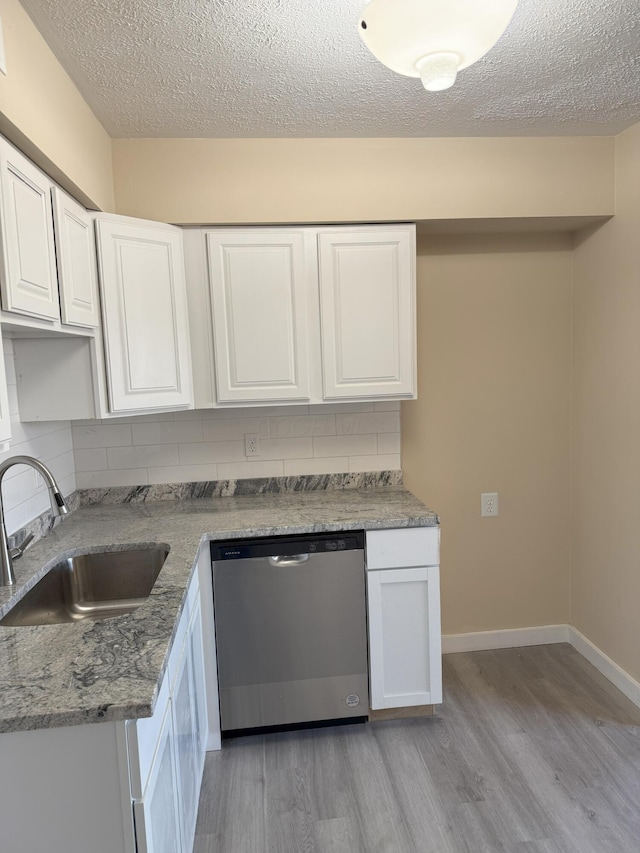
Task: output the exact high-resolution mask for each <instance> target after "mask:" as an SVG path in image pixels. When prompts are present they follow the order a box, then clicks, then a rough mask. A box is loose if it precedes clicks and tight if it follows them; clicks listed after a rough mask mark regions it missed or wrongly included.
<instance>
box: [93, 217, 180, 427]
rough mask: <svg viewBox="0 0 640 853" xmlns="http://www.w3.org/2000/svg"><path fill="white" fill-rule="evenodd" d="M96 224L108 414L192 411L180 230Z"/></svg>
mask: <svg viewBox="0 0 640 853" xmlns="http://www.w3.org/2000/svg"><path fill="white" fill-rule="evenodd" d="M96 226H97V235H98V269H99V274H100V283H101V297H102V317H103V331H104V349H105V362H106V374H107V385H108V392H109V408H110V410H111V411H112V412H122V413H126V412H136V411H138V412H140V411H145V410H153V409H170V408H191V407H193V389H192V383H191V362H190V359H191V355H190V348H189V323H188V317H187V295H186V285H185V279H184V258H183V251H182V234H181V232H180V229H179V228H174V227H172V226H170V225H157V224H155V223H151V222H150V223H148V225H145V224H137V223H136V224H134V223H132V222H131V221H130V220H129V221H127V219H126V217H109V218H108V219H104V220H103V219H100V218H99V219H97V220H96Z"/></svg>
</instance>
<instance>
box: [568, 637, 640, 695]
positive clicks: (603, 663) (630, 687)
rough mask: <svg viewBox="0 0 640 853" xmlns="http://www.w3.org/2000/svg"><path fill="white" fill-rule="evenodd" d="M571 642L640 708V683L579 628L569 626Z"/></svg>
mask: <svg viewBox="0 0 640 853" xmlns="http://www.w3.org/2000/svg"><path fill="white" fill-rule="evenodd" d="M569 642H570V643H571V645H572V646H573V647H574V649H575V650H576V651H577V652H580V654H581V655H582V656H583V657H585V658H586V659H587V660H588V661H589V663H591V664H593V666H595V668H596V669H597V670H598V671H599V672H601V673H602V674H603V675H604V677H605V678H608V679H609V681H610V682H611V683H612V684H614V685H615V686H616V687H617V688H618V690H620V691H621V692H622V693H624V695H625V696H626V697H627V699H630V700H631V701H632V702H633V704H634V705H637V706H638V707H639V708H640V683H639V682H637V681H636V680H635V678H633V677H632V676H631V675H629V673H628V672H625V671H624V669H622V667H620V666H618V664H617V663H616V662H615V661H613V660H611V658H610V657H608V656H607V655H605V653H604V652H602V651H600V649H599V648H598V647H597V646H595V645H594V644H593V643H592V642H591V640H588V639H587V638H586V637H585V636H584V634H581V633H580V631H578V629H577V628H574V627H573V626H571V625H570V626H569Z"/></svg>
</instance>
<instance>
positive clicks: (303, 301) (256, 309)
mask: <svg viewBox="0 0 640 853" xmlns="http://www.w3.org/2000/svg"><path fill="white" fill-rule="evenodd" d="M206 236H207V253H208V262H209V273H210V287H211V305H212V311H213V343H214V353H215V359H214V363H215V375H216V385H217V393H218V400H219V401H220V402H225V403H226V402H233V401H241V402H259V401H263V400H269V401H273V400H308V399H309V367H308V355H307V346H308V322H307V290H308V275H309V273H308V271H307V267H308V261H307V259H306V258H305V249H304V245H305V236H304V234H303V233H302V232H301V231H284V230H280V231H270V230H268V229H263V230H261V229H243V230H238V231H231V230H230V231H213V232H209V233H207V235H206Z"/></svg>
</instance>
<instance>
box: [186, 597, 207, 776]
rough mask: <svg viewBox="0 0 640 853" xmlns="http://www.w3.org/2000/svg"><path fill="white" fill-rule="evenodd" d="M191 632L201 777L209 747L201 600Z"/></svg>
mask: <svg viewBox="0 0 640 853" xmlns="http://www.w3.org/2000/svg"><path fill="white" fill-rule="evenodd" d="M192 620H193V621H192V627H191V634H190V637H189V643H190V645H191V657H192V661H193V686H194V692H195V698H196V707H195V727H194V728H195V732H196V742H197V745H198V755H199V766H200V777H201V775H202V769H203V767H204V758H205V752H206V748H207V686H206V678H205V672H204V654H203V633H202V609H201V607H200V602H199V601H198V602H197V604H196V609H195V612H194V614H193V617H192Z"/></svg>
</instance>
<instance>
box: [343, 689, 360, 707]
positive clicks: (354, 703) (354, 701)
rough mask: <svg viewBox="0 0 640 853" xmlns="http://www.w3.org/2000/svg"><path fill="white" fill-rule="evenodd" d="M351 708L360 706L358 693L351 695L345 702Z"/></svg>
mask: <svg viewBox="0 0 640 853" xmlns="http://www.w3.org/2000/svg"><path fill="white" fill-rule="evenodd" d="M344 701H345V702H346V704H347V706H348V707H349V708H357V707H358V705H359V704H360V697H359V696H358V694H357V693H349V695H348V696H347V698H346V699H345V700H344Z"/></svg>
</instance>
